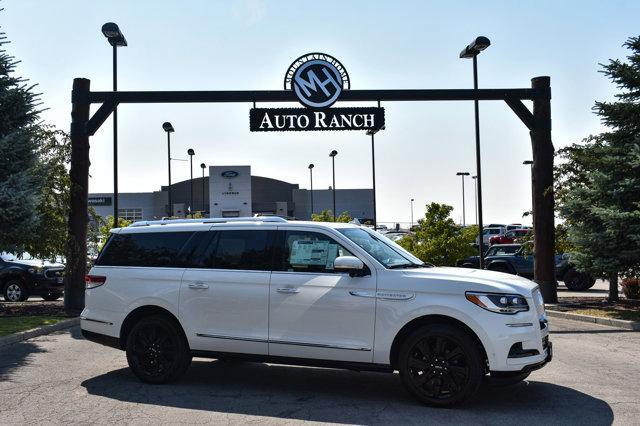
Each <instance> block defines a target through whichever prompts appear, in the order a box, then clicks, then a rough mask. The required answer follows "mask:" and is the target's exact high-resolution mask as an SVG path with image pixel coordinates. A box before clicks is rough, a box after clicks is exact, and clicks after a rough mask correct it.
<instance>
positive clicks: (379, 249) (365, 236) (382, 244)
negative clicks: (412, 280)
mask: <svg viewBox="0 0 640 426" xmlns="http://www.w3.org/2000/svg"><path fill="white" fill-rule="evenodd" d="M338 231H339V232H340V233H341V234H343V235H344V236H345V237H347V238H349V239H350V240H351V241H353V242H354V243H355V244H356V245H357V246H358V247H360V248H362V249H363V250H364V251H366V252H367V253H369V254H370V255H371V256H373V258H374V259H376V260H377V261H378V262H380V263H382V264H383V265H384V266H385V267H386V268H404V267H426V266H428V265H427V264H425V263H424V262H422V261H421V260H420V259H418V258H417V257H415V256H413V255H411V254H410V253H409V252H407V251H406V250H404V249H403V248H402V247H400V246H399V245H397V244H396V243H394V242H393V241H391V240H390V239H388V238H386V237H384V236H383V235H380V234H378V233H377V232H374V231H370V230H368V229H365V228H343V229H338Z"/></svg>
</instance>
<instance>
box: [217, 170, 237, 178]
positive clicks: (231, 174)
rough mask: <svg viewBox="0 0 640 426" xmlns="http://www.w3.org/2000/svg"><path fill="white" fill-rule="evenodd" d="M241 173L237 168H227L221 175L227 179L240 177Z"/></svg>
mask: <svg viewBox="0 0 640 426" xmlns="http://www.w3.org/2000/svg"><path fill="white" fill-rule="evenodd" d="M239 174H240V173H238V172H236V171H235V170H225V171H224V172H222V173H220V176H222V177H223V178H225V179H232V178H234V177H238V175H239Z"/></svg>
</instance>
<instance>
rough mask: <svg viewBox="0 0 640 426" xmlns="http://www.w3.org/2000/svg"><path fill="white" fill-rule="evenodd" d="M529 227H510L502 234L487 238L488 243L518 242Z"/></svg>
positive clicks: (528, 230)
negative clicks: (510, 228) (509, 229)
mask: <svg viewBox="0 0 640 426" xmlns="http://www.w3.org/2000/svg"><path fill="white" fill-rule="evenodd" d="M529 232H531V230H530V229H512V230H511V231H508V232H506V233H505V234H504V235H496V236H495V237H491V238H489V244H490V245H494V244H513V243H517V242H519V239H520V238H523V237H525V236H526V235H527V234H528V233H529Z"/></svg>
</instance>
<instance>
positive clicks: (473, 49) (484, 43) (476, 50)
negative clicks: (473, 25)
mask: <svg viewBox="0 0 640 426" xmlns="http://www.w3.org/2000/svg"><path fill="white" fill-rule="evenodd" d="M490 45H491V42H490V41H489V39H488V38H487V37H484V36H480V37H476V38H475V39H474V40H473V41H472V42H471V43H470V44H469V45H468V46H467V47H465V48H464V49H462V52H460V57H461V58H464V59H468V58H472V59H473V89H474V90H478V55H479V54H480V52H482V51H483V50H485V49H486V48H487V47H489V46H490ZM473 106H474V119H475V120H474V121H475V134H476V176H477V178H476V192H477V194H478V196H477V200H478V202H477V207H476V212H477V215H478V220H477V221H476V222H477V223H478V241H480V244H479V246H478V256H479V261H480V263H479V266H480V269H483V268H484V252H483V251H482V166H481V155H480V112H479V106H478V100H477V99H474V101H473Z"/></svg>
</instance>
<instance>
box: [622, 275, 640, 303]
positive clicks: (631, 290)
mask: <svg viewBox="0 0 640 426" xmlns="http://www.w3.org/2000/svg"><path fill="white" fill-rule="evenodd" d="M620 287H622V293H624V296H625V297H626V298H627V299H640V278H625V279H624V280H622V284H621V285H620Z"/></svg>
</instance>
